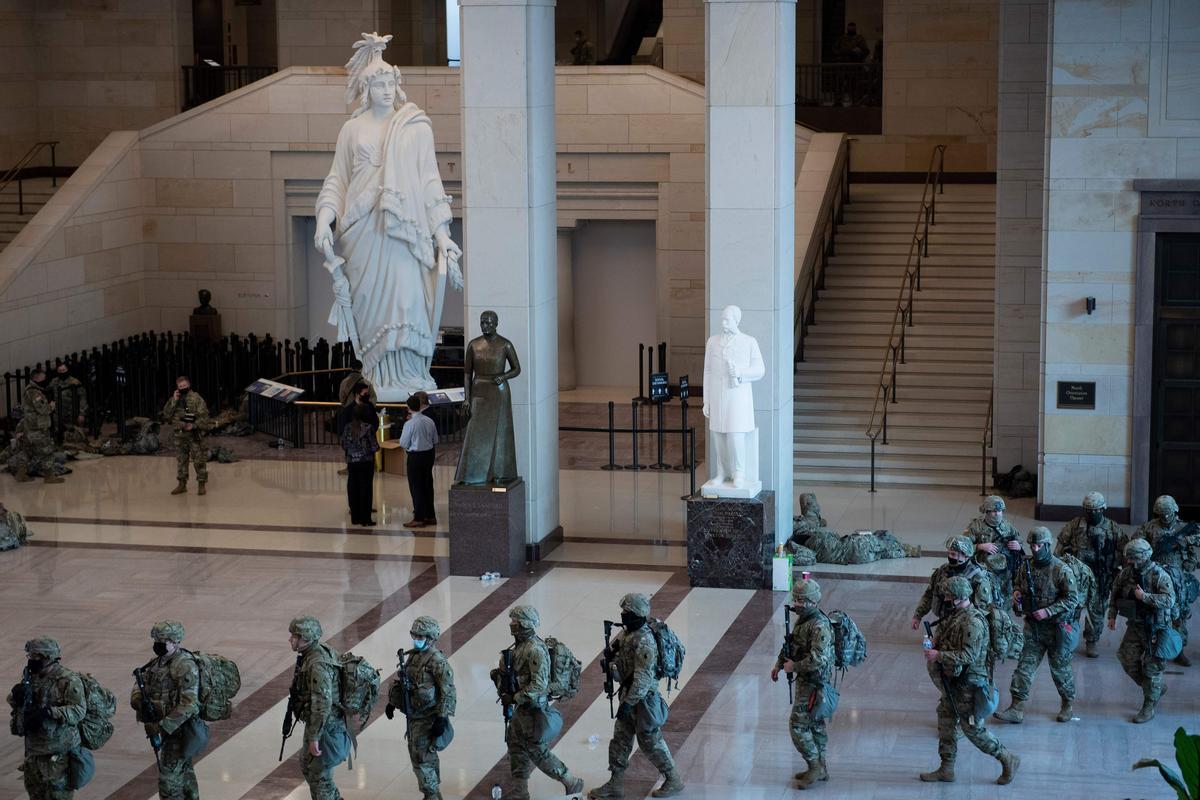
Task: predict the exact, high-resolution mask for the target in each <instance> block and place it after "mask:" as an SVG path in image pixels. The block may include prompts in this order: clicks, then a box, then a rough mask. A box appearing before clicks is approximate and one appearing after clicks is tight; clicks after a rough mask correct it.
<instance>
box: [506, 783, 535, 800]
mask: <svg viewBox="0 0 1200 800" xmlns="http://www.w3.org/2000/svg"><path fill="white" fill-rule="evenodd" d="M508 799H509V800H530V798H529V778H513V788H512V792H510V793H509V794H508Z"/></svg>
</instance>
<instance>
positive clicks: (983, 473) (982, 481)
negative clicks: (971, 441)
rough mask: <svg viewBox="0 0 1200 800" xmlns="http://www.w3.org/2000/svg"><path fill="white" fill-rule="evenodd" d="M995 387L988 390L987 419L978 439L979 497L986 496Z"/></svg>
mask: <svg viewBox="0 0 1200 800" xmlns="http://www.w3.org/2000/svg"><path fill="white" fill-rule="evenodd" d="M995 392H996V387H995V384H993V385H992V386H991V387H990V388H989V389H988V410H987V419H986V420H984V423H983V436H981V437H980V439H979V496H980V497H984V496H986V495H987V488H988V463H987V462H988V455H987V454H988V448H989V447H991V446H992V441H993V440H992V409H993V407H994V405H995V402H996V399H995V398H996V395H995Z"/></svg>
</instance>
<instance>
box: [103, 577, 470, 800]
mask: <svg viewBox="0 0 1200 800" xmlns="http://www.w3.org/2000/svg"><path fill="white" fill-rule="evenodd" d="M445 578H446V573H445V571H444V570H442V571H439V570H438V569H437V568H436V567H428V568H425V569H423V570H421V571H420V572H419V573H418V574H417V575H414V576H413V577H412V579H411V580H410V581H409V582H408V583H407V584H405V585H404V586H403V587H402V588H400V589H397V590H396V591H395V592H393V593H392V594H390V595H388V596H387V597H386V598H385V599H384V600H383V601H381V602H380V603H378V604H376V605H375V606H374V607H373V608H371V609H369V610H368V611H367V612H366V613H364V614H363V615H362V616H360V617H359V618H358V619H356V620H354V621H353V622H351V623H350V624H349V625H347V626H346V627H345V628H343V629H342V630H341V631H339V632H337V633H336V634H334V635H333V636H331V637H330V638H329V639H327V640H326V641H327V642H328V643H329V645H330V646H332V647H334V648H336V649H338V650H346V649H349V648H350V647H352V646H353V645H355V644H357V643H358V642H360V641H362V640H363V639H364V638H365V637H366V636H367V635H368V634H370V633H371V632H372V631H374V630H376V629H377V628H379V626H380V625H383V624H384V623H385V622H387V621H388V620H390V619H392V618H393V617H395V616H396V615H397V614H399V613H400V612H402V611H403V610H404V609H406V608H408V607H409V606H410V605H412V604H413V603H414V602H416V600H417V599H418V598H420V597H422V596H423V595H425V594H426V593H428V592H429V591H430V590H432V589H433V588H434V587H435V586H437V585H438V583H440V582H441V581H442V580H443V579H445ZM291 685H292V670H290V669H289V670H285V671H284V672H281V673H279V674H278V675H276V676H275V677H273V678H271V679H270V680H269V681H267V682H266V683H265V684H263V685H262V686H260V687H259V688H258V689H256V690H254V691H253V692H251V693H250V694H249V695H247V696H246V697H245V698H243V699H241V700H239V701H238V703H237V705H236V706H234V709H233V716H231V717H230V718H229V719H228V720H226V721H224V722H218V723H215V724H213V725H212V726H210V728H209V731H210V738H209V744H208V749H207V750H206V751H205V754H204V755H207V754H208V753H212V752H213V751H215V750H216V749H217V748H218V747H220V746H221V745H222V744H224V743H225V742H227V741H229V740H230V739H231V738H233V736H234V735H235V734H237V733H238V732H240V731H241V730H242V729H243V728H245V727H246V726H247V725H249V724H250V723H251V722H253V721H254V720H255V719H257V718H258V717H260V716H262V714H263V713H265V712H266V711H267V710H268V709H270V708H271V707H272V706H274V705H275V704H276V703H278V702H279V701H280V700H282V699H284V698H285V697H287V693H288V689H289V688H290V687H291ZM282 722H283V720H282V719H281V720H280V723H282ZM204 755H202V756H200V758H199V759H197V761H199V760H201V759H203V758H204ZM157 789H158V770H157V769H156V768H155V767H154V766H153V765H151V766H148V767H147V768H146V769H144V770H142V771H141V772H140V773H139V774H138V775H137V776H135V777H134V778H133V779H132V780H130V781H129V782H128V783H126V784H125V785H124V786H122V787H121V788H119V789H117V790H116V791H115V792H113V793H112V794H110V795H109V796H108V800H146V798H147V797H150V796H152V795H153V794H154V793H155V792H156V791H157ZM271 797H283V794H278V795H271Z"/></svg>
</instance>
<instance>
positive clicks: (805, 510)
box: [800, 492, 821, 514]
mask: <svg viewBox="0 0 1200 800" xmlns="http://www.w3.org/2000/svg"><path fill="white" fill-rule="evenodd" d="M800 513H802V514H810V513H811V514H820V513H821V504H820V503H818V502H817V495H816V492H805V493H804V494H802V495H800Z"/></svg>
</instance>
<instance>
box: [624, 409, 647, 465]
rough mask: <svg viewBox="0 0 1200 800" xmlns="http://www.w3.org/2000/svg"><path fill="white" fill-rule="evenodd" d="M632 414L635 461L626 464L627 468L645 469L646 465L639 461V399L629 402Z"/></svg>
mask: <svg viewBox="0 0 1200 800" xmlns="http://www.w3.org/2000/svg"><path fill="white" fill-rule="evenodd" d="M629 408H630V411H631V412H632V413H631V416H632V424H631V425H630V428H632V430H633V463H632V464H626V465H625V469H633V470H638V469H645V468H646V467H645V466H643V465H642V464H639V463H638V401H637V400H634V401H633V402H631V403H630V404H629Z"/></svg>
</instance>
